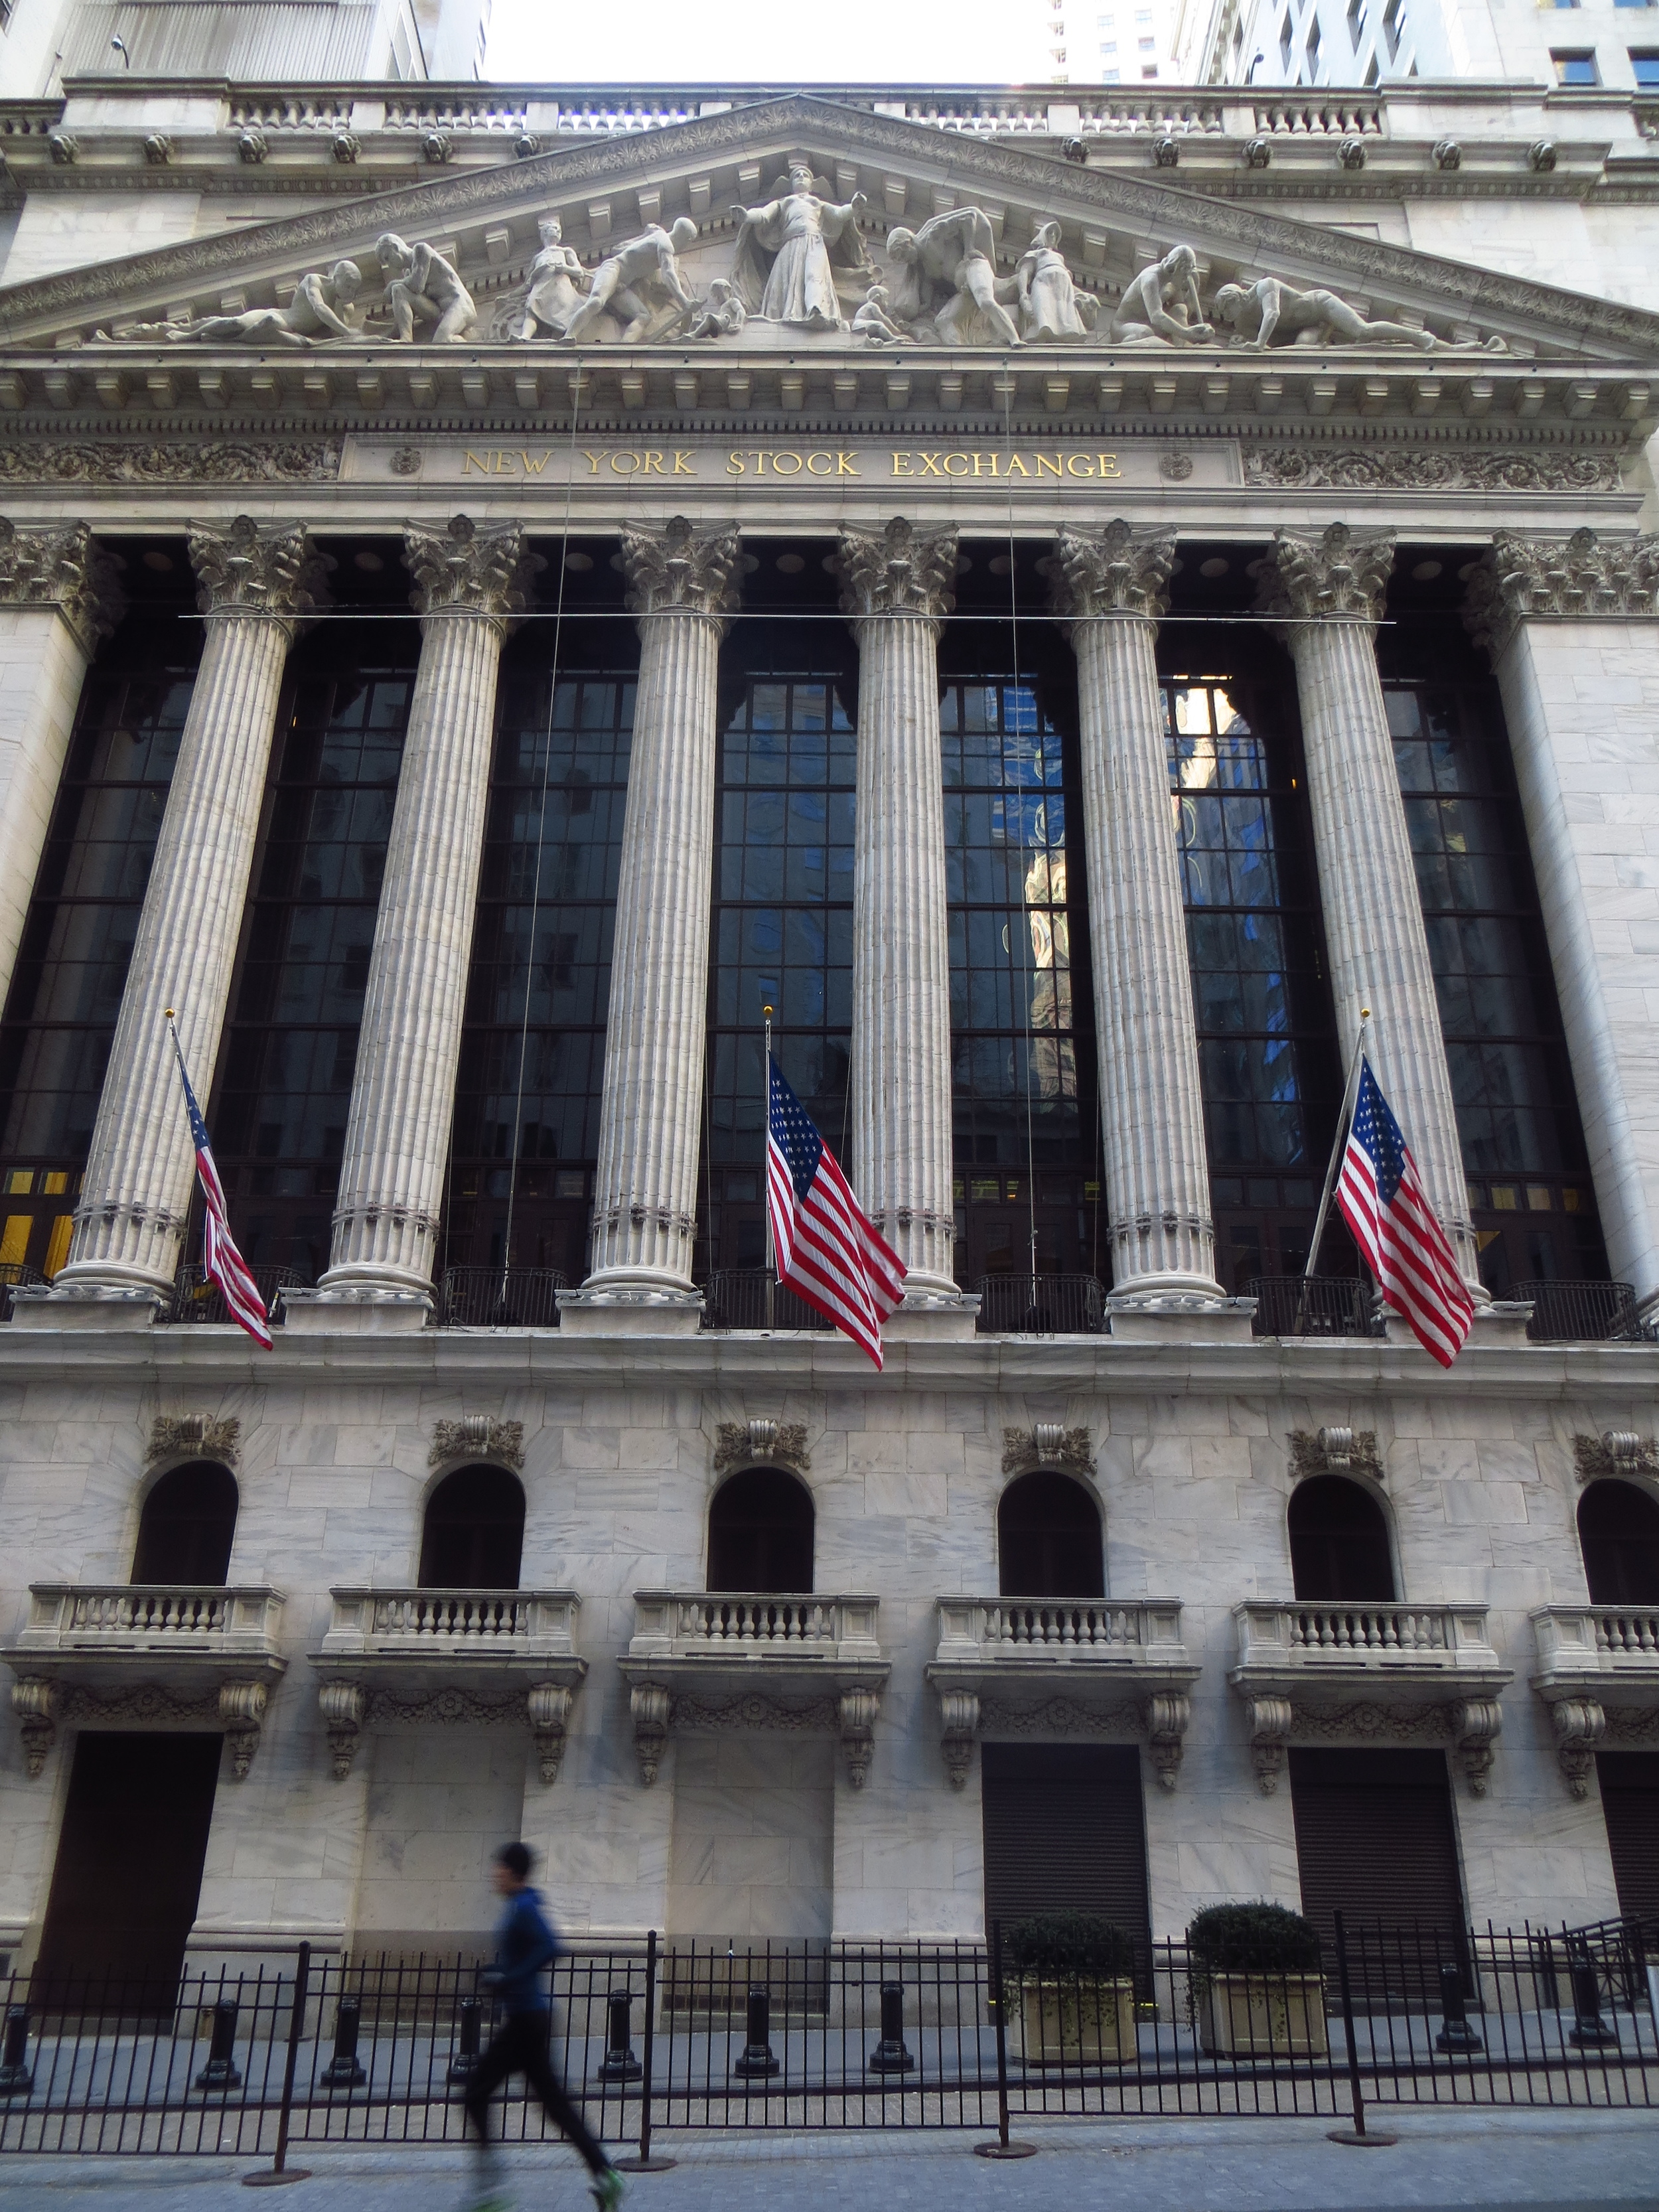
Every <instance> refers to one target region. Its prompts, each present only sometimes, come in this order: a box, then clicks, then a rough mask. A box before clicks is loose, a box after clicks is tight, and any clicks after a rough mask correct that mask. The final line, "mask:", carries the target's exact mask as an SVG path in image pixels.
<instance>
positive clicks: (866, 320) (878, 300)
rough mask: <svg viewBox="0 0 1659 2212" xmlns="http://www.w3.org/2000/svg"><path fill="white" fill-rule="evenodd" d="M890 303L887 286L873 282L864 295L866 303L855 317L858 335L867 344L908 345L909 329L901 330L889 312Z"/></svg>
mask: <svg viewBox="0 0 1659 2212" xmlns="http://www.w3.org/2000/svg"><path fill="white" fill-rule="evenodd" d="M889 306H890V297H889V294H888V290H887V287H886V286H885V285H884V284H872V286H871V287H870V289H869V290H868V291H867V292H866V294H865V295H864V304H863V306H862V307H860V309H859V311H858V313H856V314H855V315H854V318H853V329H854V333H855V335H856V336H858V337H861V338H863V339H864V341H865V343H866V344H867V345H908V343H909V342H910V333H909V331H906V330H901V329H900V327H899V325H897V324H896V322H895V321H894V320H893V318H892V316H891V315H890V313H888V308H889Z"/></svg>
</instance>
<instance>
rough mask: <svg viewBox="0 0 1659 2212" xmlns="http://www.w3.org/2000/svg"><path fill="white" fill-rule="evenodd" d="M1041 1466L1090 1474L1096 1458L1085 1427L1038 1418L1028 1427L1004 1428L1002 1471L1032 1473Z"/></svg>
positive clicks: (1067, 1471) (1068, 1472) (1006, 1472)
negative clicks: (1072, 1426) (1069, 1427)
mask: <svg viewBox="0 0 1659 2212" xmlns="http://www.w3.org/2000/svg"><path fill="white" fill-rule="evenodd" d="M1042 1468H1058V1469H1059V1470H1060V1472H1061V1473H1062V1474H1089V1475H1091V1474H1093V1473H1094V1471H1095V1462H1094V1454H1093V1453H1092V1451H1091V1449H1090V1448H1089V1431H1087V1429H1068V1428H1066V1427H1065V1426H1063V1425H1062V1424H1061V1423H1060V1422H1059V1421H1038V1422H1037V1423H1036V1425H1035V1426H1033V1427H1031V1428H1029V1429H1005V1430H1004V1431H1003V1432H1002V1472H1003V1473H1004V1474H1036V1472H1038V1471H1039V1470H1040V1469H1042Z"/></svg>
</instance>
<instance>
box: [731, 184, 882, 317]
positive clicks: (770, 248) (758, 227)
mask: <svg viewBox="0 0 1659 2212" xmlns="http://www.w3.org/2000/svg"><path fill="white" fill-rule="evenodd" d="M816 183H817V179H815V178H814V177H813V174H812V168H811V163H810V162H808V161H791V162H790V164H789V173H788V175H787V177H781V178H779V179H778V180H777V182H776V183H775V185H773V187H772V194H773V196H772V197H771V198H770V199H769V200H768V201H767V202H766V204H765V205H764V206H763V207H754V208H746V207H734V208H733V209H732V214H733V216H736V218H737V219H738V224H739V228H738V246H737V252H736V254H735V256H734V258H733V260H732V280H733V282H734V283H735V284H736V286H737V290H738V298H739V299H740V300H741V301H743V304H744V307H746V308H747V309H748V310H749V313H750V314H751V315H757V316H758V317H759V318H760V319H762V320H763V322H769V323H790V324H793V325H796V326H797V327H799V328H800V329H803V330H809V331H838V330H845V328H846V327H847V318H846V316H845V315H843V314H842V311H841V301H840V298H839V296H838V295H837V294H836V264H839V265H840V266H841V267H842V268H844V269H848V270H857V271H859V272H860V273H861V274H866V275H872V274H873V273H874V272H873V270H872V269H871V266H870V261H869V255H868V252H867V249H866V246H865V243H864V234H863V232H862V231H861V230H860V228H859V217H860V215H862V213H863V212H864V209H865V206H866V201H865V197H864V195H863V193H862V192H854V195H853V197H852V198H851V199H850V200H848V201H846V202H845V203H844V204H839V205H838V204H836V202H834V201H832V200H828V199H824V198H823V197H821V196H820V195H819V193H818V192H817V191H815V190H814V185H815V184H816Z"/></svg>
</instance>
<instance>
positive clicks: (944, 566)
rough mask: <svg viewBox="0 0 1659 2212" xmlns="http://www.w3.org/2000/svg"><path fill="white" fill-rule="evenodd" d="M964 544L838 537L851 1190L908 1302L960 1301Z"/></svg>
mask: <svg viewBox="0 0 1659 2212" xmlns="http://www.w3.org/2000/svg"><path fill="white" fill-rule="evenodd" d="M956 558H957V533H956V532H955V531H954V530H939V531H933V532H920V531H916V530H914V529H913V528H912V527H911V526H910V524H908V522H906V521H903V520H895V521H893V522H890V524H889V525H888V526H887V527H886V529H885V531H884V532H881V533H879V534H870V535H866V533H864V532H855V531H851V530H844V531H843V532H842V550H841V556H840V571H841V576H842V608H843V610H844V611H846V612H847V613H848V614H849V615H851V616H852V617H853V634H854V636H855V637H856V638H857V640H858V647H859V717H858V788H857V815H856V826H855V830H854V873H853V1050H852V1101H853V1146H852V1152H853V1178H852V1179H853V1188H854V1192H855V1193H856V1194H857V1196H858V1198H859V1200H860V1204H861V1205H862V1206H864V1208H865V1210H866V1212H867V1213H868V1214H869V1215H870V1217H871V1218H872V1220H873V1221H874V1223H875V1225H876V1226H877V1228H878V1229H879V1230H880V1231H881V1233H882V1235H883V1236H884V1237H886V1239H887V1241H888V1242H889V1243H890V1244H891V1245H892V1247H893V1249H894V1250H895V1251H896V1253H897V1254H898V1255H899V1257H900V1259H901V1260H902V1261H903V1262H904V1265H905V1267H906V1270H907V1278H906V1286H905V1303H906V1304H907V1305H908V1306H918V1305H920V1306H927V1305H928V1304H939V1303H944V1304H951V1305H954V1304H957V1302H958V1300H959V1298H960V1293H959V1291H957V1284H956V1279H955V1275H954V1273H953V1272H952V1267H951V1244H952V1241H953V1225H954V1214H953V1210H952V1206H951V955H950V938H949V929H948V923H949V917H948V914H947V910H946V902H945V779H944V769H943V759H942V755H941V751H940V745H939V617H941V616H943V615H945V614H947V613H949V611H950V610H951V607H952V606H953V605H954V604H955V598H954V593H953V590H952V586H953V584H954V581H955V576H956Z"/></svg>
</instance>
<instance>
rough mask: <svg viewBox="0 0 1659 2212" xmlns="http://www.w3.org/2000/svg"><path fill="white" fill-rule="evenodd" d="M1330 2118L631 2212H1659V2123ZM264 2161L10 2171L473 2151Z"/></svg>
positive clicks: (802, 2163)
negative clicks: (1359, 2128) (1382, 2137)
mask: <svg viewBox="0 0 1659 2212" xmlns="http://www.w3.org/2000/svg"><path fill="white" fill-rule="evenodd" d="M1329 2124H1330V2123H1329V2122H1328V2121H1325V2120H1284V2119H1272V2120H1268V2119H1261V2120H1235V2119H1201V2120H1139V2119H1138V2120H1121V2121H1111V2122H1101V2121H1080V2122H1078V2121H1074V2122H1068V2123H1066V2124H1065V2125H1063V2126H1061V2125H1056V2124H1053V2123H1047V2124H1045V2123H1041V2122H1027V2123H1024V2124H1017V2126H1016V2129H1015V2135H1016V2139H1017V2140H1019V2141H1024V2142H1032V2143H1035V2144H1036V2145H1037V2147H1038V2154H1037V2155H1036V2157H1035V2158H1030V2159H1024V2160H1010V2161H1006V2162H1005V2161H1003V2160H987V2159H979V2158H975V2157H974V2156H973V2154H972V2148H971V2146H972V2145H973V2143H974V2142H977V2141H980V2140H982V2139H983V2138H982V2135H981V2134H974V2133H950V2134H946V2133H944V2132H939V2133H930V2134H920V2133H918V2134H914V2135H898V2134H896V2133H894V2134H877V2133H873V2132H872V2133H868V2134H859V2133H852V2132H849V2133H847V2134H816V2135H784V2134H781V2133H780V2134H777V2135H770V2136H738V2135H729V2136H726V2135H713V2134H707V2135H678V2134H669V2133H666V2132H665V2133H663V2134H662V2135H660V2136H659V2137H658V2138H657V2140H656V2142H655V2143H654V2145H653V2148H655V2149H656V2150H657V2151H658V2152H659V2154H662V2155H665V2156H670V2157H673V2158H675V2159H677V2160H678V2161H679V2163H678V2166H676V2167H675V2169H674V2171H673V2172H670V2173H661V2174H642V2175H637V2176H635V2177H633V2178H632V2179H630V2181H629V2194H628V2199H627V2206H628V2212H778V2208H780V2207H781V2206H784V2205H786V2204H793V2205H795V2206H804V2205H808V2204H811V2205H815V2206H817V2207H818V2208H820V2212H831V2208H836V2207H839V2206H841V2205H842V2204H843V2203H846V2202H847V2201H848V2199H849V2198H856V2199H857V2200H859V2201H860V2202H861V2203H863V2204H865V2205H866V2206H867V2207H869V2208H872V2212H1047V2208H1048V2207H1050V2206H1052V2205H1054V2203H1057V2202H1058V2203H1069V2204H1076V2205H1078V2206H1079V2208H1092V2207H1094V2206H1095V2205H1097V2204H1100V2203H1106V2202H1110V2203H1115V2204H1123V2205H1133V2212H1338V2208H1340V2212H1430V2208H1433V2212H1474V2208H1480V2212H1499V2209H1500V2208H1503V2207H1509V2206H1514V2207H1517V2208H1524V2212H1608V2208H1617V2212H1659V2109H1656V2110H1655V2111H1653V2112H1607V2111H1602V2112H1583V2111H1578V2112H1561V2111H1555V2112H1552V2111H1547V2110H1546V2111H1535V2110H1527V2111H1523V2112H1468V2111H1464V2112H1445V2111H1441V2112H1436V2111H1424V2110H1421V2109H1418V2110H1414V2111H1410V2112H1404V2113H1401V2114H1400V2115H1398V2116H1395V2114H1393V2113H1387V2114H1385V2113H1383V2112H1377V2111H1375V2110H1372V2111H1370V2112H1368V2113H1367V2124H1368V2125H1369V2126H1374V2127H1378V2128H1382V2127H1386V2128H1389V2129H1390V2130H1396V2131H1397V2132H1398V2134H1399V2136H1400V2141H1399V2142H1398V2143H1397V2144H1396V2145H1395V2146H1394V2147H1393V2148H1376V2149H1368V2150H1359V2149H1353V2148H1347V2147H1346V2146H1344V2145H1340V2144H1337V2143H1333V2142H1330V2141H1329V2140H1328V2137H1327V2134H1326V2130H1327V2128H1328V2125H1329ZM261 2163H263V2164H266V2165H268V2164H269V2161H268V2160H265V2161H256V2160H251V2159H242V2160H234V2159H222V2158H193V2159H192V2158H154V2159H143V2158H97V2157H90V2156H88V2157H78V2158H70V2157H61V2158H46V2157H36V2156H27V2157H24V2156H19V2157H12V2156H8V2155H5V2154H0V2189H3V2191H4V2196H5V2203H6V2212H82V2208H85V2212H164V2209H165V2212H171V2208H173V2207H177V2208H179V2212H252V2208H253V2207H254V2205H256V2204H258V2203H261V2202H264V2203H268V2204H270V2205H271V2206H272V2207H273V2212H275V2208H277V2207H280V2208H282V2212H456V2208H457V2207H458V2206H459V2205H460V2204H461V2203H463V2202H464V2201H465V2196H466V2187H467V2183H468V2180H469V2178H470V2177H469V2173H468V2168H467V2164H466V2157H465V2153H464V2152H462V2151H461V2150H459V2148H456V2147H455V2146H453V2145H447V2144H434V2145H430V2146H420V2145H412V2144H411V2145H396V2144H388V2145H385V2146H381V2147H378V2148H377V2147H374V2146H367V2147H366V2146H362V2145H356V2146H353V2147H352V2148H349V2149H347V2148H325V2147H320V2146H319V2147H312V2146H308V2145H296V2146H295V2150H294V2153H293V2155H292V2156H291V2158H290V2160H289V2164H290V2165H291V2166H304V2167H308V2168H309V2169H310V2172H311V2179H309V2180H308V2181H306V2182H303V2183H301V2184H298V2185H295V2187H294V2188H293V2189H291V2190H286V2189H285V2190H281V2191H276V2193H275V2194H274V2195H273V2196H271V2197H264V2196H263V2194H262V2195H260V2196H255V2195H252V2194H250V2193H247V2192H246V2191H243V2189H242V2188H241V2187H240V2179H241V2176H242V2175H243V2174H244V2173H245V2172H250V2171H256V2170H257V2169H258V2165H259V2164H261ZM505 2170H506V2175H507V2183H508V2187H509V2191H510V2194H511V2196H512V2198H513V2202H514V2203H515V2204H517V2205H519V2206H520V2207H522V2208H524V2212H542V2208H546V2209H547V2212H588V2207H589V2202H590V2200H589V2198H588V2197H587V2194H586V2174H585V2173H584V2172H583V2171H582V2169H581V2167H580V2165H579V2163H578V2162H577V2160H576V2159H575V2158H574V2156H573V2155H572V2154H571V2153H570V2152H568V2151H567V2150H564V2149H562V2148H553V2149H549V2148H544V2147H541V2146H538V2147H536V2148H533V2149H512V2150H509V2151H508V2152H507V2154H506V2156H505Z"/></svg>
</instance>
